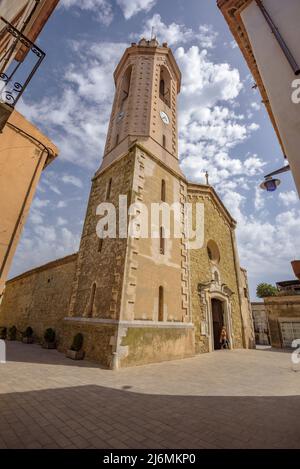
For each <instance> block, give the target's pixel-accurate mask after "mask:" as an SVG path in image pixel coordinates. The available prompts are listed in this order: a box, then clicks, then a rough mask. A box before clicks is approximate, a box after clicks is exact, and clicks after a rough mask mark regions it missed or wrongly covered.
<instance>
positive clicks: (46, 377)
mask: <svg viewBox="0 0 300 469" xmlns="http://www.w3.org/2000/svg"><path fill="white" fill-rule="evenodd" d="M7 355H8V357H7V358H8V362H7V363H6V364H0V378H1V379H0V448H271V447H272V448H299V447H300V438H299V435H300V419H299V415H300V372H297V373H295V372H294V371H292V369H291V357H290V354H289V353H284V352H275V351H271V350H234V351H227V350H225V351H220V352H215V353H211V354H204V355H200V356H197V357H194V358H190V359H185V360H178V361H172V362H165V363H159V364H153V365H148V366H139V367H135V368H128V369H122V370H119V371H109V370H104V369H101V368H99V367H98V366H97V365H96V364H94V363H90V362H86V361H84V362H74V361H72V360H69V359H66V358H65V357H64V356H63V355H62V354H59V353H58V352H57V351H56V350H44V349H42V348H41V347H40V346H38V345H25V344H21V343H19V342H8V343H7Z"/></svg>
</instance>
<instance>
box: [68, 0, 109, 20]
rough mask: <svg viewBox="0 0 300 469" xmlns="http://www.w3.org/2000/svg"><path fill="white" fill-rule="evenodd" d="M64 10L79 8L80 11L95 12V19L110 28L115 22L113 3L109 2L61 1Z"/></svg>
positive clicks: (93, 0)
mask: <svg viewBox="0 0 300 469" xmlns="http://www.w3.org/2000/svg"><path fill="white" fill-rule="evenodd" d="M59 5H60V7H62V8H66V9H69V8H77V9H79V10H85V11H91V12H93V16H92V17H93V18H95V19H96V20H97V21H99V22H100V23H103V24H104V25H106V26H108V25H110V23H111V22H112V20H113V11H112V6H111V3H110V2H109V1H108V0H80V1H78V0H61V1H60V3H59Z"/></svg>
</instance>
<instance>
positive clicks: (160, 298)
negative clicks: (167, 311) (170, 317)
mask: <svg viewBox="0 0 300 469" xmlns="http://www.w3.org/2000/svg"><path fill="white" fill-rule="evenodd" d="M158 320H159V321H160V322H162V321H163V320H164V288H163V287H159V293H158Z"/></svg>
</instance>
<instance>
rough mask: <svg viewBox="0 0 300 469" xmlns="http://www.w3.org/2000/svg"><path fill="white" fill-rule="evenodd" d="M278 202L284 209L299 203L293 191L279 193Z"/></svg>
mask: <svg viewBox="0 0 300 469" xmlns="http://www.w3.org/2000/svg"><path fill="white" fill-rule="evenodd" d="M279 200H280V201H281V203H282V204H283V205H284V206H285V207H290V206H291V205H293V204H296V203H299V197H298V195H297V194H296V192H295V191H287V192H281V193H280V194H279Z"/></svg>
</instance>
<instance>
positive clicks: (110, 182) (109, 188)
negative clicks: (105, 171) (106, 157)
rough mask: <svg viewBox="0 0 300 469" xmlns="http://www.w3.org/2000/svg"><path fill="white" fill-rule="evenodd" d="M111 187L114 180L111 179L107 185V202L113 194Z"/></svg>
mask: <svg viewBox="0 0 300 469" xmlns="http://www.w3.org/2000/svg"><path fill="white" fill-rule="evenodd" d="M111 186H112V178H110V180H109V182H108V185H107V190H106V200H108V199H109V198H110V194H111Z"/></svg>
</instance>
